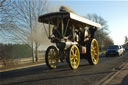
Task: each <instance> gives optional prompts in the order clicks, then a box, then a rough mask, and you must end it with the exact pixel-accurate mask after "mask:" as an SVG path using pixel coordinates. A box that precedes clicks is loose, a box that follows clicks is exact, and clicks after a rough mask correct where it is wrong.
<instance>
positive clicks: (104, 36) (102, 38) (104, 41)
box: [87, 14, 114, 50]
mask: <svg viewBox="0 0 128 85" xmlns="http://www.w3.org/2000/svg"><path fill="white" fill-rule="evenodd" d="M87 18H88V19H90V20H92V21H94V22H97V23H99V24H101V26H102V28H100V29H98V30H97V32H96V34H95V37H96V39H97V40H98V43H99V48H100V50H103V49H106V47H107V46H108V45H112V44H114V43H113V40H112V39H111V38H110V37H109V36H108V34H109V30H108V25H107V21H106V20H104V19H103V18H102V17H100V16H98V15H96V14H88V15H87Z"/></svg>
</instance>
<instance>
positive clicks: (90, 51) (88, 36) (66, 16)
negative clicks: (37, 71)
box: [38, 11, 101, 69]
mask: <svg viewBox="0 0 128 85" xmlns="http://www.w3.org/2000/svg"><path fill="white" fill-rule="evenodd" d="M38 21H39V22H41V23H43V26H44V29H45V31H46V33H47V35H48V39H50V40H51V42H52V43H55V44H56V46H49V47H48V48H47V50H46V54H45V61H46V64H47V66H48V67H49V68H50V69H54V68H56V66H57V64H58V63H59V62H63V61H64V60H66V61H67V63H68V64H69V66H70V67H71V69H77V68H78V67H79V63H80V59H83V58H85V59H87V60H88V62H89V64H91V65H96V64H97V63H98V61H99V48H98V42H97V40H96V39H95V38H94V34H95V32H96V30H97V29H98V28H100V27H101V25H100V24H98V23H95V22H93V21H90V20H88V19H86V18H84V17H81V16H79V15H77V14H75V13H71V12H66V11H60V12H53V13H48V14H44V15H42V16H39V19H38ZM46 25H47V26H46Z"/></svg>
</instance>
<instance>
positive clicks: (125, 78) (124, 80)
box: [121, 75, 128, 85]
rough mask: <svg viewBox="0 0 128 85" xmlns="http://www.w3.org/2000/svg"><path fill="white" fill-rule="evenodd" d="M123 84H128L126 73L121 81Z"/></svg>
mask: <svg viewBox="0 0 128 85" xmlns="http://www.w3.org/2000/svg"><path fill="white" fill-rule="evenodd" d="M121 85H128V75H126V76H125V77H124V79H123V81H122V83H121Z"/></svg>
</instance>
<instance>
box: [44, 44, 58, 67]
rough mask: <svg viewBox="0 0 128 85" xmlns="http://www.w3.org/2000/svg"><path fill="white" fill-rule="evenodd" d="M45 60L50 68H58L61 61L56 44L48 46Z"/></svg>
mask: <svg viewBox="0 0 128 85" xmlns="http://www.w3.org/2000/svg"><path fill="white" fill-rule="evenodd" d="M45 62H46V64H47V66H48V67H49V68H50V69H54V68H56V65H57V64H58V62H59V57H58V50H57V48H56V47H55V46H50V47H48V49H47V51H46V54H45Z"/></svg>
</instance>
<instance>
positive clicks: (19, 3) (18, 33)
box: [2, 0, 47, 62]
mask: <svg viewBox="0 0 128 85" xmlns="http://www.w3.org/2000/svg"><path fill="white" fill-rule="evenodd" d="M11 2H12V3H13V4H12V6H11V7H12V8H13V9H12V10H10V11H8V12H7V13H8V14H9V13H11V15H12V16H11V17H7V19H4V22H6V20H8V19H10V20H11V21H8V22H6V24H4V25H3V26H4V27H5V28H7V29H8V30H7V31H6V33H7V32H8V36H10V38H11V40H13V41H15V42H18V43H19V42H20V43H26V44H29V45H30V47H31V48H32V58H33V62H34V61H35V58H34V48H36V49H35V50H36V61H37V60H38V59H37V56H38V55H37V50H38V47H39V42H37V41H36V40H33V39H32V38H30V36H32V35H33V34H34V32H33V29H34V26H35V25H36V24H38V16H39V15H41V14H44V13H45V12H47V0H12V1H11ZM2 23H3V22H2ZM7 23H8V24H7ZM39 26H41V25H39ZM39 26H38V27H39ZM36 29H38V28H36ZM34 46H35V47H34Z"/></svg>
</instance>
